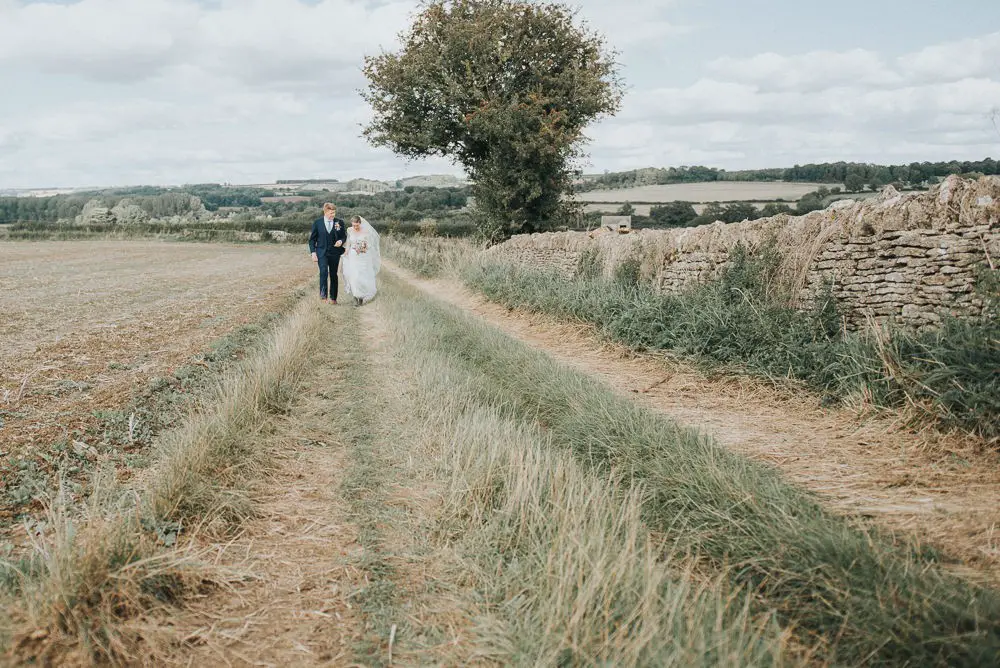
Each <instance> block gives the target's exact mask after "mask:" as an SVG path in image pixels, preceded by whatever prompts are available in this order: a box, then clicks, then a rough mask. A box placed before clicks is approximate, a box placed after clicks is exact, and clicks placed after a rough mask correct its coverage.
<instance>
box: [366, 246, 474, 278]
mask: <svg viewBox="0 0 1000 668" xmlns="http://www.w3.org/2000/svg"><path fill="white" fill-rule="evenodd" d="M382 246H383V251H384V252H385V254H386V255H387V256H389V257H391V258H392V259H393V260H394V261H396V262H399V263H400V264H401V265H403V266H404V267H406V268H407V269H410V270H412V271H414V272H416V273H417V274H419V275H420V276H425V277H431V276H457V275H458V274H459V273H460V271H461V269H462V267H464V266H466V265H467V264H468V263H469V262H471V261H472V258H473V256H474V255H475V252H476V246H475V245H473V244H472V243H471V242H469V241H465V240H460V239H441V238H438V237H408V238H403V237H397V236H385V237H383V239H382Z"/></svg>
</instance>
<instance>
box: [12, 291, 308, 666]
mask: <svg viewBox="0 0 1000 668" xmlns="http://www.w3.org/2000/svg"><path fill="white" fill-rule="evenodd" d="M321 321H322V320H321V317H320V315H319V311H318V308H317V306H316V305H315V304H311V303H305V302H303V303H302V304H301V305H300V306H299V307H298V308H297V309H296V310H295V312H294V313H293V314H292V315H291V316H290V317H289V318H288V320H287V321H286V322H285V323H284V324H283V325H282V326H281V327H280V328H279V329H278V330H277V331H276V332H275V333H274V335H273V336H272V337H271V338H270V340H269V341H268V342H267V344H266V345H265V346H263V347H262V348H261V349H260V350H258V351H256V354H254V355H252V356H251V357H250V358H249V359H248V360H247V361H246V362H245V363H244V364H243V365H241V367H240V368H239V369H237V370H236V371H234V372H233V373H231V374H230V375H229V376H228V377H227V378H226V379H225V381H224V382H222V383H221V384H220V386H219V389H218V392H217V393H216V394H215V395H214V396H213V398H212V399H210V400H208V401H206V402H205V403H204V404H203V405H202V407H201V409H200V410H199V411H198V412H196V413H194V414H193V415H192V416H191V417H190V418H189V419H188V420H187V421H186V422H185V423H184V424H182V425H180V426H179V427H178V428H177V429H176V430H175V431H172V432H170V433H169V434H167V435H166V436H165V437H164V439H163V441H162V443H161V445H160V447H159V450H158V453H157V463H156V465H155V466H154V467H152V469H150V470H149V471H148V472H147V473H146V474H145V475H144V476H142V477H141V479H139V480H138V481H137V482H136V484H135V486H134V487H133V488H132V489H123V488H121V487H120V486H117V485H115V484H113V483H108V484H106V485H103V486H102V485H97V486H95V488H94V489H95V490H102V491H101V493H95V494H94V495H92V497H91V502H90V504H89V509H88V512H87V513H85V514H83V515H78V514H76V513H75V512H74V511H73V509H72V507H70V506H68V505H67V504H65V503H63V502H62V501H57V503H56V504H55V505H53V507H52V510H51V522H50V526H49V527H46V528H45V529H44V530H43V531H42V532H41V533H40V535H38V537H37V540H36V542H35V551H34V554H33V555H31V556H30V557H29V558H27V559H26V560H24V561H22V563H20V564H12V565H8V566H7V571H8V576H7V579H8V580H9V581H10V582H11V583H12V584H13V587H11V588H10V590H9V591H5V592H3V598H2V603H3V607H4V609H5V612H6V617H7V619H8V620H9V629H8V632H7V637H8V638H9V639H10V644H11V647H9V648H7V649H8V651H9V652H10V656H12V657H17V658H18V659H20V660H24V661H35V660H41V661H49V660H57V659H58V658H59V657H65V656H69V655H77V656H80V657H83V658H85V659H87V660H95V661H112V662H130V661H135V660H137V658H138V657H137V655H136V654H135V651H136V646H137V643H139V642H141V639H139V638H135V637H133V636H131V635H130V634H129V631H128V628H129V627H128V624H126V623H123V620H128V619H129V618H132V617H134V616H136V615H138V614H140V613H141V612H142V611H143V610H146V609H148V608H149V607H150V606H154V605H156V604H162V603H169V602H171V601H173V600H175V599H177V598H179V597H180V596H182V595H183V594H184V593H185V592H186V591H188V590H189V589H190V587H191V585H192V584H194V583H197V582H199V581H201V579H202V578H204V577H206V574H207V573H208V571H205V570H202V569H201V568H194V565H195V560H193V558H192V552H191V549H192V548H191V547H190V545H191V543H189V542H188V541H187V540H186V537H187V536H190V535H193V534H194V533H196V532H198V531H204V530H206V529H207V530H211V531H213V532H225V531H227V530H230V529H231V528H232V527H233V526H235V525H236V524H238V522H239V521H240V520H241V519H242V518H244V517H246V516H248V515H249V514H250V513H251V512H252V508H251V506H250V504H249V502H248V501H247V498H246V496H245V494H244V492H243V489H244V488H245V486H246V485H247V484H248V483H249V482H250V481H251V480H253V479H254V477H255V476H256V475H257V474H258V473H259V471H260V466H261V457H262V456H263V454H264V452H263V450H262V448H260V447H258V445H257V442H256V441H255V439H256V437H257V436H258V435H259V434H260V432H261V431H262V430H265V429H266V428H267V422H268V417H269V416H270V415H273V414H274V413H276V412H282V411H284V410H285V409H286V408H287V406H288V404H289V402H290V401H291V399H292V393H293V391H294V389H295V388H296V387H297V384H298V382H299V377H300V375H301V371H302V368H303V365H304V364H305V363H306V362H307V360H308V358H309V354H310V351H311V350H312V346H313V345H314V341H315V338H316V336H315V335H316V333H317V331H318V328H319V326H320V324H321ZM60 498H63V497H60ZM177 545H183V546H185V547H182V548H177V547H176V546H177Z"/></svg>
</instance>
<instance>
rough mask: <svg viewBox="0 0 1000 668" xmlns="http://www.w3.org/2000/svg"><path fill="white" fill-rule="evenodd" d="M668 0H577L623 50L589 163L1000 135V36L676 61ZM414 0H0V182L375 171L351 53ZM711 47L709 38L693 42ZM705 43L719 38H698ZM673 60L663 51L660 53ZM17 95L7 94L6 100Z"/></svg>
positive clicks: (393, 24) (981, 151) (947, 147)
mask: <svg viewBox="0 0 1000 668" xmlns="http://www.w3.org/2000/svg"><path fill="white" fill-rule="evenodd" d="M682 1H683V0H668V1H666V2H648V1H645V0H619V1H618V2H606V1H605V0H575V4H578V5H579V7H580V15H581V17H582V18H584V19H586V20H587V21H588V22H589V23H590V24H591V26H592V27H593V28H595V29H597V30H600V31H601V32H603V33H605V34H606V35H607V36H608V40H609V43H610V44H612V45H614V46H615V47H617V48H619V49H620V50H621V52H622V61H623V63H624V65H625V67H626V69H625V73H626V74H627V75H629V76H631V73H633V72H634V73H636V75H640V76H642V75H644V76H645V80H647V81H657V84H658V85H655V86H646V87H643V88H638V89H633V90H630V92H629V94H628V96H627V97H626V100H625V103H624V105H623V109H622V111H621V113H620V114H619V116H618V117H617V118H614V119H609V120H606V121H603V122H601V123H600V124H598V125H597V126H595V127H594V128H592V130H591V132H590V135H591V136H592V138H593V142H592V144H591V145H590V147H589V149H590V151H591V153H592V154H593V155H594V158H593V163H594V165H595V166H596V167H597V168H614V169H629V168H634V167H638V166H645V165H670V164H699V163H700V164H711V165H715V166H723V167H727V168H737V167H753V166H765V165H769V166H780V165H785V164H793V163H796V162H799V163H801V162H808V161H821V160H838V159H861V160H872V161H881V162H885V161H888V160H906V161H909V160H924V159H945V158H951V157H968V158H971V157H983V156H985V155H986V154H989V153H991V152H993V153H994V154H996V152H997V150H996V149H997V148H1000V138H998V137H997V134H996V131H995V130H994V128H993V125H992V124H991V122H990V120H989V117H988V114H989V112H990V110H991V109H993V108H998V107H1000V67H998V62H1000V33H992V34H987V35H983V36H981V37H975V38H970V39H965V40H959V41H954V42H949V43H943V44H937V45H927V46H924V47H921V48H914V49H912V50H911V52H910V53H906V54H904V55H902V56H899V57H895V58H892V57H889V56H887V55H885V54H883V53H881V52H879V51H876V50H871V49H861V48H851V49H845V50H843V51H830V50H822V51H821V50H816V51H809V52H805V53H800V54H781V53H776V52H773V51H769V52H766V53H759V54H756V55H752V56H750V57H747V58H736V57H732V56H729V57H726V56H723V57H714V56H712V57H705V56H699V55H697V51H698V49H697V48H694V47H697V46H698V45H697V44H696V42H697V40H696V39H691V38H688V39H689V42H688V43H689V44H690V45H691V47H692V48H690V49H688V50H687V51H686V52H685V54H684V57H685V58H690V61H685V64H684V66H683V67H684V68H685V71H686V72H690V73H691V76H692V77H693V79H692V80H691V82H690V83H688V84H686V85H663V84H662V83H661V82H662V79H661V78H660V77H658V76H657V74H658V70H657V68H663V67H667V65H666V63H668V57H667V56H665V55H663V54H665V53H667V52H666V51H664V50H663V49H664V48H665V46H664V45H666V44H668V43H669V42H671V41H672V40H675V39H684V38H683V37H682V35H683V34H685V31H687V30H688V29H687V28H685V27H684V26H683V25H679V24H678V23H677V22H676V21H674V20H673V19H672V17H673V16H675V15H676V12H675V9H676V7H677V6H678V5H680V3H681V2H682ZM416 9H417V1H416V0H383V1H377V2H376V1H372V0H320V1H319V2H309V3H307V2H305V1H304V0H217V1H216V2H213V3H209V4H206V3H204V2H199V1H197V0H141V1H139V0H77V1H75V2H69V3H51V2H45V3H38V2H34V3H26V2H23V1H21V0H0V90H4V93H5V97H6V99H5V100H4V101H3V104H0V156H2V159H0V186H17V185H32V184H41V185H49V184H55V185H59V184H62V185H73V184H81V183H86V184H102V183H105V184H124V183H142V182H146V183H149V182H159V183H178V182H191V181H237V182H238V181H245V182H246V181H263V180H267V179H273V178H290V177H295V176H303V177H318V176H333V177H340V178H344V177H351V176H359V175H367V176H372V177H381V178H387V177H390V176H393V175H396V174H399V173H401V172H405V173H414V172H427V171H449V172H452V173H455V172H456V171H457V169H456V168H455V167H454V166H452V165H451V164H450V163H448V162H447V161H443V160H433V161H428V162H424V163H417V164H409V165H408V164H404V163H402V162H401V161H400V160H399V159H398V158H396V157H394V156H392V155H391V154H390V153H389V152H388V151H386V150H381V149H378V150H376V149H372V148H371V147H370V146H369V145H368V144H367V143H366V142H365V141H364V140H363V139H362V138H361V137H360V132H361V128H360V126H361V124H362V123H364V122H365V121H366V120H367V118H368V114H369V112H368V110H367V108H366V106H365V105H364V104H363V102H362V101H361V100H360V98H359V97H358V95H357V92H356V91H357V90H358V89H360V88H362V87H363V86H364V79H363V76H362V74H361V72H360V67H361V63H362V58H363V56H364V55H367V54H374V53H377V52H378V51H379V50H380V49H382V48H387V49H392V48H395V38H396V35H397V34H398V33H399V32H400V31H401V30H403V29H404V28H405V27H406V26H407V24H408V21H409V17H410V16H411V14H412V13H413V12H414V11H415V10H416ZM703 51H704V52H705V53H708V52H709V50H708V49H703ZM713 53H716V52H713ZM670 67H672V68H674V67H676V65H674V64H671V65H670ZM15 101H16V102H15Z"/></svg>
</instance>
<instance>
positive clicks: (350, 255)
mask: <svg viewBox="0 0 1000 668" xmlns="http://www.w3.org/2000/svg"><path fill="white" fill-rule="evenodd" d="M378 241H379V240H378V232H376V231H375V228H374V227H372V226H371V223H369V222H368V221H367V220H365V219H364V218H362V219H361V230H360V231H358V232H355V231H354V226H353V225H352V226H351V227H348V228H347V252H346V253H345V254H344V260H343V262H344V282H345V283H346V285H345V287H346V289H347V293H348V294H350V295H351V296H352V297H354V299H355V300H357V301H359V302H367V301H368V300H370V299H371V298H372V297H374V296H375V292H376V288H375V275H376V274H378V271H379V269H381V268H382V254H381V252H380V250H379V243H378Z"/></svg>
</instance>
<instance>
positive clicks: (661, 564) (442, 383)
mask: <svg viewBox="0 0 1000 668" xmlns="http://www.w3.org/2000/svg"><path fill="white" fill-rule="evenodd" d="M387 283H388V282H387ZM382 294H383V295H384V297H383V299H382V300H381V301H380V303H379V304H378V305H377V308H378V309H380V310H381V311H382V312H383V313H385V316H386V318H387V322H388V328H389V331H390V333H391V335H392V337H391V345H389V346H387V347H386V350H388V351H392V353H393V355H394V357H395V361H394V362H393V364H394V365H395V366H396V367H397V368H399V369H400V372H399V373H398V374H397V376H398V378H402V379H404V381H403V383H402V384H403V385H404V386H405V391H402V390H401V391H399V392H398V393H397V394H398V397H399V399H398V401H401V402H402V403H401V405H399V408H398V409H397V410H395V411H393V414H394V415H399V414H403V415H408V416H412V417H410V418H408V419H406V420H404V421H403V424H401V425H400V426H399V427H398V429H397V431H396V433H397V434H398V435H399V436H400V437H401V438H400V439H399V440H397V441H394V442H391V443H394V445H389V444H387V446H388V447H390V448H391V449H392V451H393V453H394V454H395V455H396V456H399V457H400V458H402V459H404V460H408V461H409V462H410V464H409V465H408V467H407V466H406V465H404V468H408V470H410V471H412V472H413V473H412V474H411V476H412V477H416V478H418V479H419V480H421V481H425V482H424V483H423V484H422V486H428V487H430V488H431V489H435V490H437V493H438V494H439V495H440V498H439V499H438V498H436V497H434V496H432V497H431V498H427V497H426V496H425V497H424V498H422V500H421V501H419V503H420V505H421V507H423V508H430V509H431V512H432V516H436V517H437V520H436V522H435V525H436V526H435V530H434V534H435V536H436V541H435V544H434V548H433V552H432V555H433V556H436V558H435V559H434V562H433V563H434V565H432V566H431V570H432V572H434V573H435V577H436V579H437V583H436V584H435V585H434V587H435V590H436V591H441V590H444V591H445V592H446V595H447V597H448V598H449V599H450V606H449V605H447V604H444V603H443V602H440V601H439V605H438V609H437V610H436V611H435V612H434V614H427V615H426V616H425V618H426V619H429V620H431V621H432V622H433V623H435V624H438V625H441V624H442V623H443V621H442V620H444V619H448V618H449V615H448V614H446V613H445V612H444V611H443V610H442V608H448V607H450V608H451V610H452V611H453V612H452V613H451V618H452V619H453V620H454V619H457V620H459V621H451V622H450V626H451V628H452V629H454V630H455V631H454V633H452V634H451V638H452V642H451V643H450V644H449V645H448V646H447V648H445V647H444V643H439V644H437V645H434V644H433V643H429V645H430V646H429V647H426V648H425V649H424V650H423V654H418V655H419V656H423V658H424V659H425V660H428V661H431V662H441V661H443V662H444V663H451V662H454V663H468V662H470V661H473V660H480V661H488V662H496V663H499V664H504V665H510V664H526V665H556V664H565V663H568V664H577V663H592V662H595V661H596V662H598V663H607V664H608V665H623V666H629V665H632V666H635V665H677V666H688V665H729V666H742V665H761V664H766V665H786V664H787V665H792V664H797V663H799V662H800V661H801V660H803V655H801V654H797V653H796V652H795V651H794V650H793V649H792V648H791V643H790V640H789V636H788V634H787V633H786V632H784V631H782V630H781V629H780V628H778V627H777V625H776V624H775V623H774V622H773V620H771V619H770V618H769V616H768V615H767V614H763V615H760V614H755V613H752V612H751V611H750V610H749V597H748V596H747V595H746V593H745V592H740V591H739V590H738V589H734V588H733V587H731V586H730V585H729V584H728V582H727V581H726V578H725V577H723V576H720V575H715V576H707V577H706V576H705V575H704V574H700V573H696V572H695V570H694V567H693V564H694V561H693V560H691V559H690V558H689V557H690V555H688V554H687V553H686V552H685V551H684V550H680V551H676V550H675V549H674V548H673V546H672V545H671V544H665V543H663V542H661V540H659V539H657V538H655V537H653V536H652V535H651V534H650V532H649V530H648V529H647V527H646V526H645V524H644V523H643V521H642V519H641V508H642V506H643V504H644V503H645V502H647V501H648V499H647V494H646V492H645V491H644V490H643V489H642V487H641V485H639V486H635V487H633V488H631V489H628V490H625V491H622V490H621V489H620V488H618V487H617V486H616V485H615V484H613V478H614V477H612V478H606V479H600V478H596V477H595V476H594V475H593V473H591V472H588V471H587V470H585V468H584V467H581V466H580V465H579V464H578V463H577V462H575V461H574V460H573V458H572V457H571V456H569V455H568V453H566V452H565V451H563V450H561V449H559V448H557V447H555V446H554V445H553V444H552V443H551V442H550V440H549V438H548V437H547V436H546V435H545V434H544V433H543V431H542V430H541V429H539V428H538V427H537V426H536V425H534V424H532V423H531V422H521V421H518V420H515V419H511V417H510V415H509V414H508V413H507V412H506V411H504V410H502V409H498V408H497V407H496V406H492V405H490V403H489V402H486V403H483V394H482V392H481V389H482V388H480V387H479V386H478V382H479V381H478V380H477V378H476V376H475V374H470V373H469V371H468V369H467V367H466V366H465V364H464V362H463V360H462V358H461V356H458V357H455V356H453V355H451V354H448V353H446V352H443V351H440V350H438V351H435V350H433V349H431V348H430V347H428V346H426V345H424V344H422V343H421V341H420V338H421V336H419V335H415V332H414V328H413V318H420V317H422V316H421V315H420V314H421V313H425V312H426V310H427V304H426V303H422V302H423V299H422V298H419V297H416V296H415V295H413V294H410V293H405V294H401V292H400V289H399V288H398V287H396V286H393V285H391V284H390V285H388V286H387V287H386V289H385V290H384V291H383V293H382ZM431 317H433V316H431ZM418 369H419V372H418V371H417V370H418ZM398 378H397V381H396V384H399V383H400V381H399V380H398ZM390 456H391V455H390ZM442 581H444V582H448V581H450V582H452V583H454V582H462V583H463V586H462V587H455V586H451V587H448V586H447V585H446V584H443V583H442ZM456 610H459V611H462V614H458V613H456V612H455V611H456ZM421 631H422V636H423V637H425V639H426V638H427V637H428V635H429V633H428V629H426V628H424V629H421ZM438 635H439V636H440V637H444V636H446V633H445V630H444V629H440V628H439V629H438ZM405 640H408V639H407V638H406V637H405V636H404V641H405ZM406 647H407V646H406V645H405V644H404V645H403V651H405V650H406ZM411 648H412V646H411ZM797 657H798V658H797Z"/></svg>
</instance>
